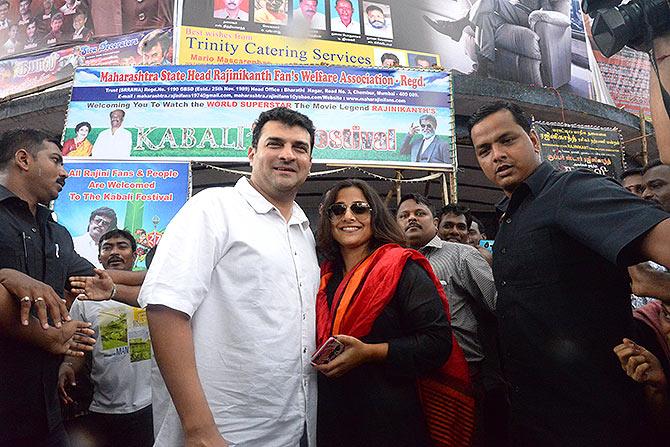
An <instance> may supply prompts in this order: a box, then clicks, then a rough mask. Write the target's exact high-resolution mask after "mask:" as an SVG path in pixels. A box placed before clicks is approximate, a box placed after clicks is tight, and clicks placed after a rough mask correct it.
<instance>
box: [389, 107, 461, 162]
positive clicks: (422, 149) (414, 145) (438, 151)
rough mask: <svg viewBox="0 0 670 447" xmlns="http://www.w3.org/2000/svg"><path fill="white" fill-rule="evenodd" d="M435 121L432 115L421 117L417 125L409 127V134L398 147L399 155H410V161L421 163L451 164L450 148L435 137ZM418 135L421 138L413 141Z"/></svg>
mask: <svg viewBox="0 0 670 447" xmlns="http://www.w3.org/2000/svg"><path fill="white" fill-rule="evenodd" d="M435 129H437V119H436V118H435V116H433V115H421V116H420V117H419V125H418V126H416V125H414V123H412V124H411V125H410V128H409V132H407V135H406V136H405V140H404V141H403V142H402V146H400V153H401V154H410V160H409V161H413V162H423V163H451V148H450V147H449V144H448V143H447V142H446V141H443V140H442V139H441V138H440V137H438V136H437V135H435ZM417 133H419V134H420V135H421V136H422V138H420V139H416V140H414V142H412V138H414V135H416V134H417Z"/></svg>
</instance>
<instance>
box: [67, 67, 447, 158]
mask: <svg viewBox="0 0 670 447" xmlns="http://www.w3.org/2000/svg"><path fill="white" fill-rule="evenodd" d="M278 106H283V107H288V108H291V109H295V110H297V111H299V112H302V113H304V114H306V115H307V116H309V117H310V118H311V119H312V121H313V122H314V124H315V126H316V129H317V131H316V138H315V143H314V151H313V157H314V161H315V162H318V163H338V164H353V165H363V164H365V165H378V166H379V165H381V166H412V167H426V168H431V169H449V168H452V167H453V166H454V164H455V160H454V156H455V150H454V149H455V146H454V138H453V135H454V130H453V127H454V126H453V113H452V98H451V77H450V75H449V73H447V72H444V71H437V70H409V69H382V68H367V69H364V68H355V67H320V66H275V65H272V66H263V65H223V66H171V67H108V68H97V67H96V68H80V69H78V70H77V72H76V74H75V80H74V87H73V89H72V98H71V101H70V106H69V111H68V115H67V121H66V126H65V130H64V134H63V140H64V148H63V152H64V154H66V155H67V156H80V157H81V156H84V157H86V156H92V157H93V158H96V159H115V160H119V159H120V160H124V159H129V158H135V157H142V158H146V157H169V158H171V159H174V158H175V157H178V158H185V159H202V160H205V159H206V160H218V161H237V162H240V161H245V160H246V159H247V150H248V148H249V146H251V126H252V124H253V122H254V121H255V120H256V118H257V117H258V115H259V114H260V113H261V112H262V111H264V110H267V109H270V108H273V107H278Z"/></svg>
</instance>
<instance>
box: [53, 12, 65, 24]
mask: <svg viewBox="0 0 670 447" xmlns="http://www.w3.org/2000/svg"><path fill="white" fill-rule="evenodd" d="M58 19H60V20H63V21H64V20H65V16H64V15H63V13H62V12H60V11H59V12H56V13H54V15H52V16H51V22H52V23H53V21H54V20H58Z"/></svg>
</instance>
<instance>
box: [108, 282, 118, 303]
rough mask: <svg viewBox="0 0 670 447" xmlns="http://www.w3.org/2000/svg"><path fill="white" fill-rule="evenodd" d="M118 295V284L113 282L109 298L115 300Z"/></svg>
mask: <svg viewBox="0 0 670 447" xmlns="http://www.w3.org/2000/svg"><path fill="white" fill-rule="evenodd" d="M115 297H116V284H112V293H110V294H109V298H107V299H109V300H113V299H114V298H115Z"/></svg>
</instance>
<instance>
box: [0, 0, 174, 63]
mask: <svg viewBox="0 0 670 447" xmlns="http://www.w3.org/2000/svg"><path fill="white" fill-rule="evenodd" d="M173 5H174V2H173V0H146V1H143V0H137V1H119V0H116V1H103V0H40V1H37V0H35V1H33V0H3V1H0V58H11V57H15V56H18V55H23V54H27V53H32V52H36V51H37V52H40V51H45V50H47V49H53V48H56V47H60V46H63V45H76V44H80V43H86V42H92V41H95V40H96V39H97V40H98V41H100V40H102V39H101V38H105V37H112V36H120V35H124V34H132V33H137V32H140V31H147V30H151V29H155V28H165V27H171V26H172V21H173V16H174V14H173V7H174V6H173Z"/></svg>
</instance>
